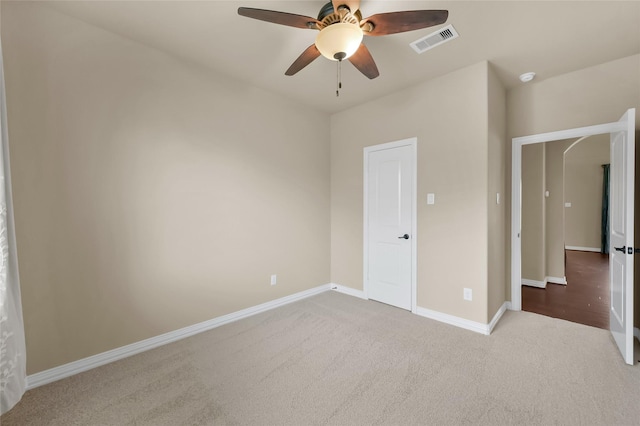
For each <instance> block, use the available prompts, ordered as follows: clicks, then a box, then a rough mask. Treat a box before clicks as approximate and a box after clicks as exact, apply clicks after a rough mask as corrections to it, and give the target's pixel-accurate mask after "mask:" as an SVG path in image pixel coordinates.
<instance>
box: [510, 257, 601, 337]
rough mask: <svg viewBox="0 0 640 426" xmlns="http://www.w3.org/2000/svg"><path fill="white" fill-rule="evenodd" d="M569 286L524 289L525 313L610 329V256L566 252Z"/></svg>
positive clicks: (524, 287) (548, 285)
mask: <svg viewBox="0 0 640 426" xmlns="http://www.w3.org/2000/svg"><path fill="white" fill-rule="evenodd" d="M565 255H566V274H567V283H568V284H567V285H566V286H565V285H560V284H547V288H546V289H542V288H535V287H528V286H522V310H524V311H528V312H534V313H537V314H541V315H546V316H549V317H554V318H560V319H564V320H567V321H572V322H577V323H580V324H586V325H590V326H593V327H598V328H604V329H607V330H608V329H609V255H604V254H601V253H594V252H586V251H572V250H565Z"/></svg>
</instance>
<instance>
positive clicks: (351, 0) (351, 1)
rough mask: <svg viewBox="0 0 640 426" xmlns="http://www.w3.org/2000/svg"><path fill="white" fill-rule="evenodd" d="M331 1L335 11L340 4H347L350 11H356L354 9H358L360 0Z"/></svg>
mask: <svg viewBox="0 0 640 426" xmlns="http://www.w3.org/2000/svg"><path fill="white" fill-rule="evenodd" d="M331 3H333V10H335V11H336V12H337V11H338V8H339V7H340V6H342V5H345V6H347V7H348V8H349V10H350V11H351V13H356V10H358V9H360V0H332V1H331Z"/></svg>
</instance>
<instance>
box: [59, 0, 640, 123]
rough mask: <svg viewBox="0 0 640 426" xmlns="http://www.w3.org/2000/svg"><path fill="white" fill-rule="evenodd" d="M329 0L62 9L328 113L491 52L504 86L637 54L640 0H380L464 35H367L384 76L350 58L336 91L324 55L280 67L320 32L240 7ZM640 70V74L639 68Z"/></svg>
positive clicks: (81, 4)
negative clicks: (432, 41)
mask: <svg viewBox="0 0 640 426" xmlns="http://www.w3.org/2000/svg"><path fill="white" fill-rule="evenodd" d="M324 3H325V1H323V0H306V1H275V0H274V1H270V0H269V1H267V0H262V1H248V0H242V1H240V0H233V1H218V0H216V1H63V2H56V1H50V2H47V5H49V6H50V7H54V8H55V9H57V10H58V11H60V12H63V13H65V14H67V15H70V16H74V17H76V18H78V19H81V20H83V21H86V22H88V23H91V24H94V25H96V26H99V27H102V28H104V29H107V30H109V31H112V32H114V33H117V34H121V35H123V36H125V37H128V38H131V39H133V40H136V41H138V42H140V43H143V44H146V45H148V46H152V47H155V48H157V49H160V50H163V51H165V52H168V53H170V54H172V55H175V56H177V57H179V58H182V59H183V60H187V61H190V62H193V63H196V64H200V65H203V66H205V67H208V68H210V69H212V70H215V71H216V72H219V73H222V74H225V75H228V76H231V77H233V78H235V79H239V80H242V81H244V82H246V83H249V84H252V85H255V86H258V87H261V88H263V89H266V90H269V91H271V92H275V93H279V94H281V95H283V96H286V97H288V98H292V99H296V100H299V101H301V102H304V103H305V104H307V105H310V106H313V107H315V108H318V109H320V110H322V111H326V112H337V111H340V110H342V109H345V108H348V107H351V106H354V105H357V104H360V103H363V102H366V101H369V100H372V99H375V98H379V97H381V96H384V95H386V94H388V93H391V92H393V91H396V90H400V89H403V88H405V87H409V86H411V85H414V84H416V83H419V82H421V81H425V80H428V79H432V78H434V77H438V76H440V75H444V74H447V73H449V72H451V71H454V70H456V69H460V68H463V67H465V66H468V65H472V64H475V63H477V62H480V61H483V60H488V61H490V62H491V63H492V64H493V65H494V66H495V69H496V71H497V72H498V75H499V76H500V78H501V79H502V81H503V82H504V84H505V85H506V86H507V87H508V88H511V87H514V86H515V85H517V84H522V83H520V82H519V81H518V79H517V77H518V75H520V74H521V73H523V72H526V71H535V72H536V73H537V77H536V79H537V80H542V79H546V78H549V77H553V76H555V75H559V74H563V73H566V72H570V71H574V70H577V69H581V68H585V67H588V66H592V65H597V64H600V63H603V62H607V61H611V60H614V59H618V58H622V57H625V56H629V55H633V54H637V53H640V2H639V1H611V0H610V1H584V0H583V1H516V0H511V1H420V0H414V1H374V0H362V4H361V11H362V14H363V17H367V16H369V15H372V14H374V13H380V12H392V11H400V10H417V9H447V10H449V20H448V21H447V23H446V24H444V25H447V24H453V26H454V27H455V28H456V30H457V31H458V33H459V34H460V37H459V38H457V39H455V40H452V41H450V42H448V43H445V44H443V45H441V46H439V47H437V48H435V49H433V50H430V51H427V52H425V53H423V54H421V55H418V54H417V53H415V52H414V51H413V50H412V49H411V47H410V46H409V43H410V42H412V41H414V40H416V39H418V38H420V37H423V36H425V35H427V34H429V33H431V32H432V31H434V30H436V29H438V28H441V27H443V26H444V25H441V26H438V27H433V28H428V29H424V30H419V31H413V32H409V33H404V34H396V35H390V36H384V37H365V44H366V45H367V47H368V48H369V50H370V51H371V53H372V55H373V57H374V59H375V61H376V63H377V65H378V68H379V70H380V77H378V78H377V79H374V80H369V79H367V78H366V77H364V76H363V75H362V74H360V73H359V72H358V71H357V70H356V69H355V68H354V67H353V66H352V65H351V64H350V63H345V64H344V65H343V69H342V81H343V89H342V91H341V94H340V97H339V98H336V96H335V85H336V63H335V62H332V61H329V60H327V59H325V58H322V57H320V58H318V59H317V60H316V61H314V62H313V63H312V64H310V65H309V66H308V67H307V68H305V69H303V70H302V71H301V72H299V73H298V74H296V75H295V76H292V77H287V76H285V75H284V71H285V70H286V69H287V68H288V67H289V65H291V63H292V62H293V61H294V60H295V59H296V58H297V57H298V55H299V54H300V53H301V52H302V51H303V50H304V49H305V48H307V47H308V46H309V45H311V44H312V43H313V42H314V39H315V36H316V34H317V31H315V30H303V29H297V28H291V27H286V26H282V25H276V24H271V23H266V22H262V21H257V20H253V19H249V18H244V17H240V16H238V14H237V12H236V11H237V8H238V7H239V6H246V7H256V8H262V9H271V10H278V11H284V12H290V13H296V14H300V15H307V16H313V17H316V16H317V14H318V11H319V9H320V8H321V7H322V5H323V4H324ZM639 78H640V77H639Z"/></svg>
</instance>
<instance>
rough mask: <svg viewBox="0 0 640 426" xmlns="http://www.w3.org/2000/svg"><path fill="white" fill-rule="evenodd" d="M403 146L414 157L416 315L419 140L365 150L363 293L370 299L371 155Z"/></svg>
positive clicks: (413, 289)
mask: <svg viewBox="0 0 640 426" xmlns="http://www.w3.org/2000/svg"><path fill="white" fill-rule="evenodd" d="M403 146H410V147H411V148H412V149H411V156H412V166H413V167H412V170H413V172H412V174H413V176H411V180H412V185H411V186H412V194H411V312H413V313H414V314H415V313H416V306H417V304H416V296H417V290H416V283H417V280H416V276H417V270H418V268H417V255H416V253H417V247H418V244H417V241H418V232H417V230H418V226H417V223H418V221H417V216H418V214H417V213H418V205H417V204H418V203H417V199H418V198H417V194H418V138H415V137H414V138H409V139H403V140H399V141H395V142H389V143H383V144H380V145H373V146H367V147H365V148H364V167H363V174H364V185H363V186H364V193H363V201H364V204H363V213H364V218H363V223H364V227H363V236H364V238H363V240H364V241H363V243H364V247H363V249H364V250H363V254H364V256H363V260H364V261H363V271H362V278H363V286H362V288H363V291H364V297H365V298H366V299H369V288H368V287H369V279H368V272H369V268H368V265H369V232H368V231H369V195H368V194H369V153H371V152H375V151H383V150H385V149H393V148H399V147H403Z"/></svg>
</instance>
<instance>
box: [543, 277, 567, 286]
mask: <svg viewBox="0 0 640 426" xmlns="http://www.w3.org/2000/svg"><path fill="white" fill-rule="evenodd" d="M545 280H546V282H547V283H552V284H562V285H567V277H562V278H561V277H547V278H545Z"/></svg>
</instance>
